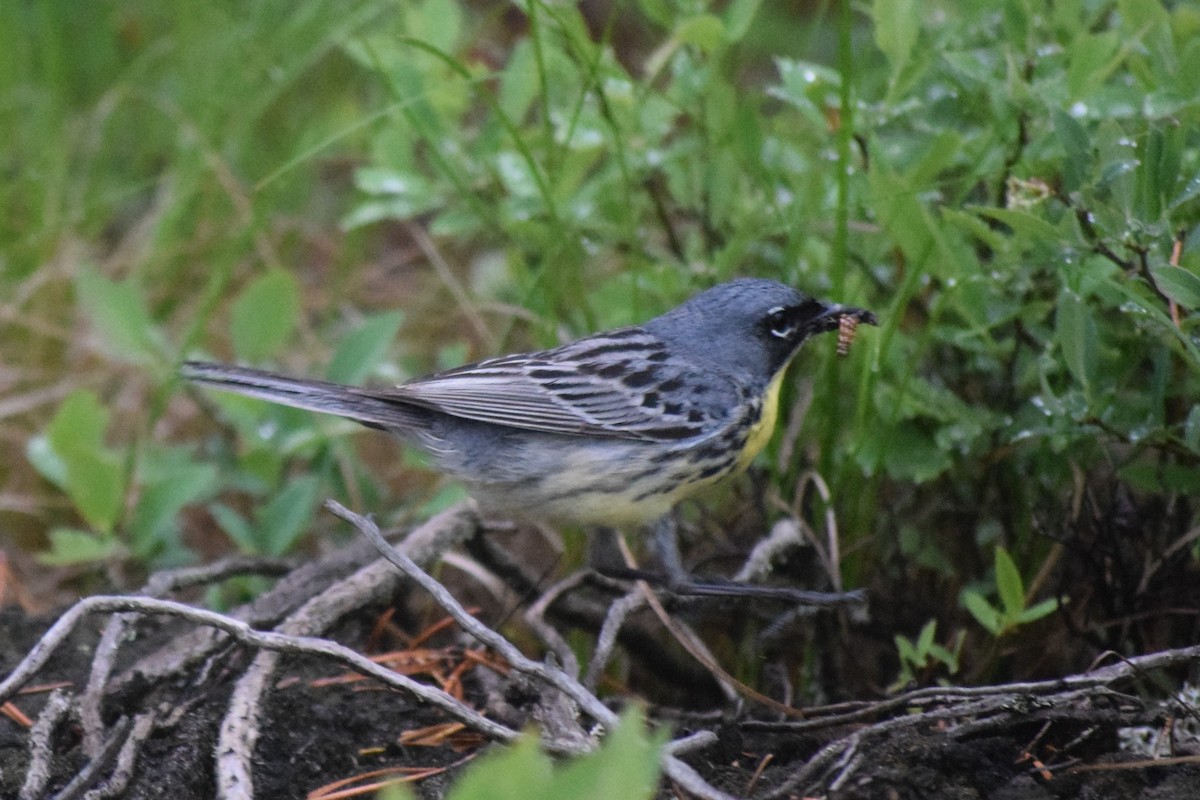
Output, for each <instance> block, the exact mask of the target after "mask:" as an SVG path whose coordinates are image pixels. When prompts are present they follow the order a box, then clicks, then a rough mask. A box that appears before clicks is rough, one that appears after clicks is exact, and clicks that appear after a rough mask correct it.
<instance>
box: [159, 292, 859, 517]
mask: <svg viewBox="0 0 1200 800" xmlns="http://www.w3.org/2000/svg"><path fill="white" fill-rule="evenodd" d="M843 321H845V322H843ZM858 322H865V323H869V324H872V325H874V324H877V323H876V319H875V315H874V314H872V313H871V312H869V311H865V310H863V309H860V308H849V307H844V306H839V305H834V304H826V303H821V302H818V301H817V300H814V299H812V298H810V297H807V296H805V295H803V294H801V293H800V292H797V291H796V290H794V289H792V288H791V287H788V286H785V285H784V284H782V283H778V282H776V281H771V280H760V279H752V278H744V279H739V280H734V281H730V282H728V283H722V284H720V285H718V286H715V287H713V288H712V289H709V290H707V291H705V292H701V293H700V294H698V295H696V296H694V297H692V298H691V299H690V300H688V301H687V302H685V303H684V304H683V305H681V306H679V307H677V308H675V309H672V310H671V311H668V312H667V313H665V314H663V315H662V316H660V317H655V318H654V319H652V320H650V321H649V322H646V323H644V324H642V325H636V326H633V327H629V328H618V329H616V330H611V331H604V332H603V333H597V334H594V335H592V336H587V337H585V338H582V339H579V340H577V341H574V342H571V343H569V344H564V345H562V346H560V347H555V348H553V349H550V350H543V351H540V352H536V353H518V354H515V355H509V356H502V357H500V358H492V359H488V360H486V361H480V362H478V363H476V364H468V365H466V366H463V367H458V368H456V369H451V370H447V371H445V372H439V373H436V374H434V375H430V376H427V377H424V378H417V379H415V380H412V381H409V382H407V383H404V384H401V385H399V386H396V387H393V388H380V389H368V388H356V387H350V386H341V385H338V384H334V383H327V382H323V381H313V380H301V379H296V378H288V377H284V376H282V375H276V374H273V373H270V372H264V371H260V370H255V369H246V368H243V367H234V366H226V365H224V364H212V363H202V362H195V361H191V362H187V363H185V364H184V365H183V370H182V371H183V375H184V376H185V377H186V378H188V379H190V380H193V381H197V382H199V383H204V384H208V385H211V386H215V387H218V388H220V389H224V390H227V391H231V392H237V393H239V394H244V395H250V396H252V397H259V398H263V399H266V400H270V401H272V402H275V403H282V404H284V405H288V406H295V407H297V408H303V409H308V410H311V411H320V412H323V413H326V414H335V415H337V416H342V417H348V418H350V419H352V420H355V421H357V422H360V423H362V424H363V425H367V426H370V427H373V428H380V429H383V430H386V431H389V432H391V433H393V434H395V435H397V436H399V437H400V438H401V439H403V440H404V441H406V442H408V443H410V444H412V445H413V446H415V447H417V448H419V449H421V450H423V451H425V452H426V453H428V454H429V455H430V456H431V457H432V458H433V460H434V461H435V462H436V463H437V466H438V467H439V468H440V469H441V470H442V471H444V472H446V473H447V474H449V475H451V476H453V477H454V478H456V479H458V480H460V481H462V482H463V484H465V485H466V487H467V489H468V491H469V492H470V493H471V495H472V496H473V497H474V498H475V499H476V501H477V502H478V503H479V504H480V506H481V508H483V509H484V510H486V511H488V512H489V513H495V514H499V515H504V516H507V517H515V518H519V519H526V520H532V521H545V522H551V523H559V522H573V523H581V524H585V525H590V524H599V525H614V526H627V525H631V524H638V523H646V522H652V521H654V520H656V519H659V518H662V517H664V516H665V515H667V514H668V513H669V512H670V510H671V508H672V507H673V506H674V505H675V504H676V503H677V502H679V501H680V500H681V499H683V498H685V497H687V496H689V495H692V494H695V493H696V492H697V491H699V490H701V489H703V488H704V487H705V486H708V485H710V484H712V483H713V482H715V481H718V480H720V479H721V478H723V477H725V476H727V475H729V474H731V473H733V472H735V471H737V470H740V469H742V468H744V467H745V466H746V465H748V464H749V463H750V461H751V460H752V459H753V458H754V456H755V455H757V454H758V452H759V451H760V450H762V448H763V446H764V445H765V444H766V443H767V440H768V439H769V438H770V436H771V432H772V430H773V429H774V427H775V421H776V417H777V415H778V408H779V386H780V383H781V378H782V376H783V373H784V370H785V368H786V367H787V365H788V363H789V362H790V361H791V360H792V357H793V356H794V355H795V354H796V351H797V350H798V349H799V348H800V345H801V344H803V343H804V341H805V340H806V339H808V337H810V336H812V335H814V334H818V333H823V332H826V331H830V330H834V329H837V328H838V327H839V323H842V324H843V325H844V326H848V327H849V328H850V329H851V330H852V328H853V325H854V324H856V323H858Z"/></svg>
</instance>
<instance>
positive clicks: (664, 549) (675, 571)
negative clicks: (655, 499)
mask: <svg viewBox="0 0 1200 800" xmlns="http://www.w3.org/2000/svg"><path fill="white" fill-rule="evenodd" d="M678 533H679V531H678V528H677V526H676V525H675V515H674V514H664V515H663V516H662V517H661V518H660V519H659V520H658V522H656V523H654V550H655V552H656V553H657V554H658V560H659V561H660V562H661V563H662V568H663V572H664V573H666V580H667V587H668V588H670V589H674V588H676V587H677V586H682V585H685V584H687V583H689V582H691V580H692V576H691V575H690V574H688V571H687V570H685V569H684V568H683V558H682V557H681V556H680V555H679V536H678Z"/></svg>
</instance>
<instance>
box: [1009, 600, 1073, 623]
mask: <svg viewBox="0 0 1200 800" xmlns="http://www.w3.org/2000/svg"><path fill="white" fill-rule="evenodd" d="M1061 605H1062V603H1060V602H1059V601H1058V598H1057V597H1051V598H1049V599H1047V600H1043V601H1041V602H1040V603H1034V604H1033V605H1031V606H1030V607H1029V608H1027V609H1025V610H1024V611H1022V612H1021V613H1020V614H1018V615H1017V620H1016V621H1017V622H1019V623H1020V624H1022V625H1024V624H1026V623H1029V622H1035V621H1037V620H1039V619H1041V618H1042V617H1044V616H1047V615H1048V614H1053V613H1054V612H1055V611H1057V610H1058V609H1059V607H1060V606H1061Z"/></svg>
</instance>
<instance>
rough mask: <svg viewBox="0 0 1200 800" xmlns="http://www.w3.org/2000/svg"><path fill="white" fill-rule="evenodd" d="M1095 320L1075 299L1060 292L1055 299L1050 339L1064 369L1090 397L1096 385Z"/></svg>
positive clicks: (1069, 294)
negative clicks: (1052, 330) (1058, 348)
mask: <svg viewBox="0 0 1200 800" xmlns="http://www.w3.org/2000/svg"><path fill="white" fill-rule="evenodd" d="M1098 335H1099V334H1098V333H1097V331H1096V320H1095V319H1094V318H1093V317H1092V314H1091V311H1090V310H1089V309H1088V307H1087V306H1086V305H1085V304H1084V302H1083V300H1082V299H1080V297H1079V295H1077V294H1075V293H1074V292H1072V291H1069V290H1066V289H1064V290H1063V291H1062V292H1060V293H1059V296H1058V309H1057V311H1056V312H1055V327H1054V337H1055V340H1056V341H1057V342H1058V346H1059V347H1060V348H1061V349H1062V354H1063V360H1064V361H1065V362H1066V364H1067V369H1069V370H1070V371H1071V374H1073V375H1074V376H1075V379H1076V380H1078V381H1079V382H1080V384H1082V386H1083V390H1084V393H1085V394H1086V395H1088V396H1091V390H1092V387H1093V386H1095V385H1096V368H1097V360H1098V357H1097V349H1098V348H1097V342H1096V339H1097V336H1098Z"/></svg>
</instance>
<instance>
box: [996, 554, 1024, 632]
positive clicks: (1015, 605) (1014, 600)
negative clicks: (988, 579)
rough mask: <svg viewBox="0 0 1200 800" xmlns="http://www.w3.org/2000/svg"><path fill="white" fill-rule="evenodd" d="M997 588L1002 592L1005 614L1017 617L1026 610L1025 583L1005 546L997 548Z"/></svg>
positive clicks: (1001, 601)
mask: <svg viewBox="0 0 1200 800" xmlns="http://www.w3.org/2000/svg"><path fill="white" fill-rule="evenodd" d="M996 589H997V590H999V592H1000V604H1001V605H1002V606H1003V607H1004V615H1005V616H1006V617H1008V618H1009V619H1016V618H1017V616H1018V615H1019V614H1020V613H1021V612H1022V611H1024V610H1025V585H1024V583H1023V582H1022V581H1021V573H1020V572H1018V571H1017V565H1016V563H1015V562H1014V561H1013V560H1012V556H1010V555H1009V554H1008V551H1007V550H1005V549H1004V548H1003V547H997V548H996Z"/></svg>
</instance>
